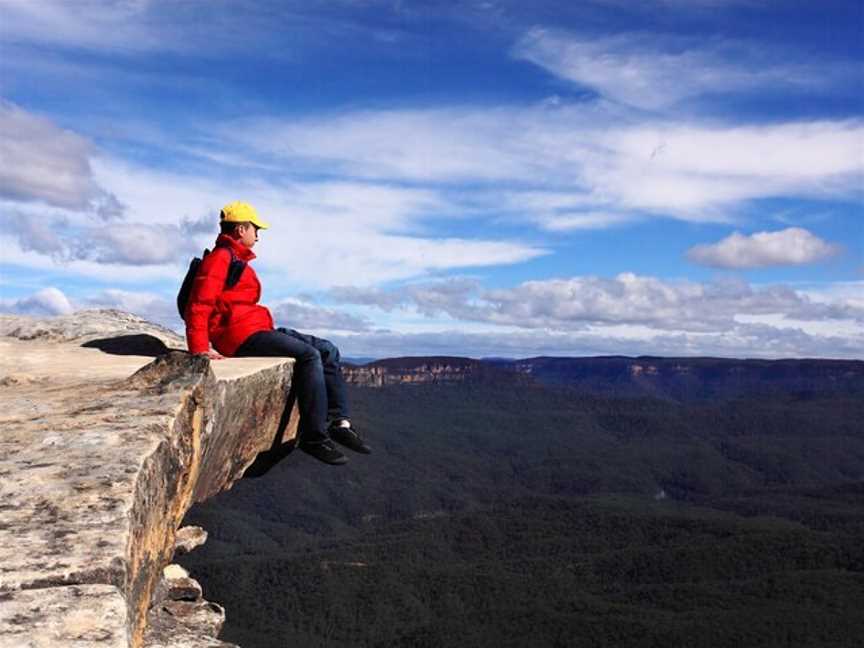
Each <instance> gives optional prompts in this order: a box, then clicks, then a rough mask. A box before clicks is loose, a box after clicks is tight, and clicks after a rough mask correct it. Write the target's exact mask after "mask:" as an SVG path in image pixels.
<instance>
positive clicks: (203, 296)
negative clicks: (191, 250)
mask: <svg viewBox="0 0 864 648" xmlns="http://www.w3.org/2000/svg"><path fill="white" fill-rule="evenodd" d="M216 245H217V246H218V247H216V248H214V250H213V251H212V252H211V253H210V254H208V255H207V256H206V257H204V260H203V261H202V262H201V265H200V266H199V267H198V273H197V274H196V275H195V282H194V283H193V284H192V290H191V292H190V293H189V303H188V304H187V306H186V343H187V344H188V346H189V352H190V353H206V352H207V351H209V349H210V342H212V343H213V347H214V348H215V349H216V350H217V351H218V352H219V353H221V354H222V355H226V356H231V355H234V353H235V352H236V351H237V348H238V347H239V346H240V345H241V344H243V342H244V340H246V338H248V337H249V336H250V335H252V334H253V333H257V332H258V331H270V330H272V329H273V317H272V316H271V315H270V311H269V310H267V309H266V308H264V306H259V305H258V300H259V299H260V298H261V282H260V281H258V275H256V274H255V271H254V270H253V269H252V266H251V265H247V266H246V268H245V269H244V270H243V274H241V275H240V280H239V281H238V282H237V283H236V284H235V285H234V286H232V287H231V288H226V287H225V279H226V277H227V276H228V267H229V266H230V265H231V253H230V252H229V251H228V250H227V249H226V248H225V247H224V246H229V247H230V248H231V249H232V250H233V251H234V255H235V256H236V257H237V258H238V259H240V260H241V261H246V263H247V264H248V263H249V261H251V260H252V259H254V258H255V254H254V253H253V252H252V250H250V249H249V248H247V247H246V246H245V245H243V244H242V243H238V242H237V241H235V240H234V239H232V238H231V237H230V236H226V235H224V234H222V235H220V236H219V237H218V238H217V239H216Z"/></svg>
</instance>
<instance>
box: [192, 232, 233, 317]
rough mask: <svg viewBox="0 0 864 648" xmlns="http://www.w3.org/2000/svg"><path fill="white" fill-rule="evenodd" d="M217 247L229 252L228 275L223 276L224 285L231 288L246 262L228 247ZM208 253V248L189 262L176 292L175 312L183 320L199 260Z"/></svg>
mask: <svg viewBox="0 0 864 648" xmlns="http://www.w3.org/2000/svg"><path fill="white" fill-rule="evenodd" d="M218 247H225V248H227V250H228V251H229V252H230V253H231V265H229V266H228V276H227V277H226V278H225V287H226V288H231V287H232V286H234V285H236V283H237V282H238V281H239V280H240V275H241V274H243V270H245V269H246V262H245V261H241V260H240V259H238V258H237V257H236V256H235V254H234V250H232V249H231V248H230V247H228V246H222V245H220V246H218ZM214 249H215V248H214ZM208 254H210V250H209V249H208V250H204V253H203V254H202V255H201V258H198V257H195V258H194V259H192V260H191V261H190V262H189V269H188V270H187V271H186V276H185V277H183V283H182V284H181V285H180V291H179V292H178V293H177V312H179V313H180V319H182V320H184V321H185V319H186V305H187V304H188V303H189V293H191V292H192V283H193V282H194V281H195V275H197V274H198V268H199V267H200V266H201V261H203V260H204V257H206V256H207V255H208Z"/></svg>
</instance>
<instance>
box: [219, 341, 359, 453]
mask: <svg viewBox="0 0 864 648" xmlns="http://www.w3.org/2000/svg"><path fill="white" fill-rule="evenodd" d="M234 355H235V356H237V357H244V356H245V357H251V356H257V357H262V356H274V357H288V358H294V360H295V363H294V378H293V380H292V382H293V383H294V385H295V388H296V391H297V406H298V408H299V410H300V423H299V427H298V437H299V440H300V441H301V442H304V443H319V442H321V441H324V440H326V439H327V425H328V422H331V423H332V422H335V421H338V420H340V419H347V418H348V400H347V396H346V390H345V380H344V378H342V367H341V365H340V364H339V362H340V360H341V357H340V355H339V349H337V348H336V345H335V344H333V343H332V342H330V341H329V340H324V339H322V338H317V337H315V336H314V335H305V334H303V333H299V332H297V331H295V330H293V329H285V328H278V329H276V330H275V331H259V332H258V333H253V334H252V335H250V336H249V337H248V338H246V340H245V341H244V342H243V344H241V345H240V348H239V349H237V353H235V354H234Z"/></svg>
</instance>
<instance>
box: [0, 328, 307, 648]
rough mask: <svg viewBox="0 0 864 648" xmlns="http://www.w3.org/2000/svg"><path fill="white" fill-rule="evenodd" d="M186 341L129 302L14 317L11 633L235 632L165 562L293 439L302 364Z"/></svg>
mask: <svg viewBox="0 0 864 648" xmlns="http://www.w3.org/2000/svg"><path fill="white" fill-rule="evenodd" d="M184 348H185V343H184V341H183V339H182V338H180V337H179V336H177V335H176V334H174V333H173V332H171V331H169V330H167V329H164V328H162V327H159V326H157V325H154V324H151V323H148V322H146V321H145V320H142V319H141V318H138V317H136V316H134V315H130V314H128V313H122V312H119V311H88V312H80V313H75V314H73V315H68V316H63V317H57V318H52V319H43V320H36V319H32V318H26V317H11V316H0V401H2V404H3V406H2V408H0V428H2V434H0V503H2V506H0V648H12V647H13V646H14V647H15V648H19V647H22V646H34V647H39V648H42V647H43V646H46V647H47V646H57V647H60V646H64V647H65V646H76V647H77V646H81V647H82V648H83V647H85V646H90V645H91V644H92V645H94V646H95V645H99V646H115V645H116V646H132V647H134V648H138V647H139V646H143V645H148V646H161V645H166V646H167V645H171V646H175V647H182V646H189V647H190V648H191V647H192V646H197V647H198V648H200V647H202V646H223V647H224V646H227V645H228V644H225V643H223V642H219V641H218V639H216V638H215V637H216V635H217V634H218V631H219V629H220V628H221V624H222V620H224V611H222V609H221V608H220V607H219V606H216V605H214V604H211V603H208V602H206V601H204V600H203V599H201V597H200V586H198V584H197V583H196V582H195V581H194V580H193V579H192V578H189V577H188V575H183V576H180V577H179V578H173V576H174V575H172V574H170V573H169V574H168V576H169V578H163V568H164V567H165V566H166V565H168V564H169V563H170V562H171V558H172V556H173V554H174V552H175V545H176V547H181V546H182V547H184V549H183V550H188V549H190V548H192V547H194V546H196V545H197V544H200V543H201V542H203V539H204V538H206V532H203V530H194V529H193V530H186V531H184V532H183V533H182V534H180V536H179V537H178V535H177V529H178V527H179V526H180V523H181V521H182V519H183V516H184V514H185V512H186V510H187V509H188V508H189V506H191V504H192V503H193V502H196V501H202V500H204V499H206V498H208V497H211V496H213V495H215V494H216V493H218V492H219V491H220V490H223V489H225V488H230V487H231V485H232V484H233V483H234V482H235V481H236V480H237V479H239V478H240V477H241V476H242V475H243V473H244V471H245V470H246V469H247V467H249V466H250V465H251V464H252V463H253V462H255V464H256V465H258V464H259V463H260V459H261V458H262V457H271V459H268V461H271V462H275V461H276V460H278V459H280V458H282V457H284V456H285V455H286V454H288V452H290V449H291V447H292V443H293V437H294V435H295V433H296V418H297V416H296V408H292V410H291V411H292V412H293V414H292V416H291V417H290V418H289V420H288V423H287V425H283V426H282V427H281V428H280V421H281V420H282V413H283V411H285V408H286V405H287V396H288V393H289V387H290V381H291V370H292V367H293V363H292V361H290V360H286V359H280V358H242V359H229V360H222V361H219V362H214V363H212V364H211V363H210V362H209V361H208V360H207V359H206V358H203V357H193V356H190V355H189V354H188V353H186V352H185V351H183V350H182V349H184ZM157 356H158V357H157ZM154 358H155V359H154ZM256 458H257V459H258V461H256ZM265 464H266V462H265ZM269 465H270V464H266V465H265V467H264V470H266V469H267V466H269ZM259 470H260V469H259ZM169 571H170V570H169ZM157 593H158V594H160V595H162V594H164V598H163V600H162V601H161V602H157V601H156V600H154V597H155V595H156V594H157ZM159 612H164V613H165V614H167V615H168V617H170V618H169V619H168V621H167V622H159V621H158V619H157V616H158V614H157V613H159ZM163 616H164V615H163ZM148 619H149V621H148ZM180 620H183V623H181V622H180ZM163 621H164V619H163ZM193 621H195V622H198V623H199V624H200V625H199V626H197V627H199V628H203V629H204V630H202V632H197V631H196V630H195V629H194V628H195V627H196V626H195V624H194V623H193ZM187 622H188V623H187ZM148 623H149V624H150V625H151V626H153V627H149V628H148ZM155 626H159V627H158V628H157V627H155ZM145 629H146V630H147V643H145ZM196 632H197V634H196ZM76 633H77V634H76ZM166 633H167V634H166ZM172 633H173V634H172ZM196 637H198V639H196ZM196 641H197V642H198V643H195V642H196ZM88 642H91V643H88Z"/></svg>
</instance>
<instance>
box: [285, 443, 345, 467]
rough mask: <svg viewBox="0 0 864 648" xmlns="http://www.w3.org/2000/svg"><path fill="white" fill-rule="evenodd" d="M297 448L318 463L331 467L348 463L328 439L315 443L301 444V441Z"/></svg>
mask: <svg viewBox="0 0 864 648" xmlns="http://www.w3.org/2000/svg"><path fill="white" fill-rule="evenodd" d="M297 447H298V448H300V449H301V450H302V451H303V452H305V453H306V454H310V455H312V456H313V457H315V458H316V459H317V460H318V461H323V462H324V463H326V464H330V465H331V466H341V465H342V464H344V463H348V457H346V456H345V455H344V454H342V453H341V452H339V450H337V449H336V446H334V445H333V442H332V441H331V440H330V439H325V440H324V441H319V442H317V443H303V442H302V441H301V442H300V443H299V444H298V446H297Z"/></svg>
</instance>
